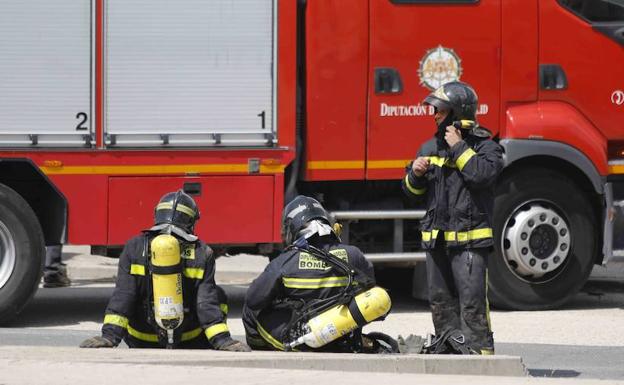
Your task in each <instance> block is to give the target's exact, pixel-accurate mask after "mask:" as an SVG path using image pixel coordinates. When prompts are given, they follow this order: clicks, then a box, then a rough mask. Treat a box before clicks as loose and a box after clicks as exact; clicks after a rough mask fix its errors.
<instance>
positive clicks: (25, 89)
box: [0, 0, 94, 148]
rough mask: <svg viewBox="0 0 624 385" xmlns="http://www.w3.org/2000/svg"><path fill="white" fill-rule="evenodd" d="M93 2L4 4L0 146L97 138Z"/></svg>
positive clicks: (0, 6) (71, 143)
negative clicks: (94, 112)
mask: <svg viewBox="0 0 624 385" xmlns="http://www.w3.org/2000/svg"><path fill="white" fill-rule="evenodd" d="M91 12H92V1H91V0H58V1H47V0H27V1H2V2H0V147H27V148H33V147H51V146H54V147H84V146H89V145H91V142H92V140H93V139H94V138H93V135H92V132H93V125H92V123H91V121H92V119H91V117H92V115H93V114H92V113H91V111H92V109H93V107H92V106H93V94H94V93H93V82H92V74H93V62H94V60H93V54H92V51H93V44H92V43H93V40H92V36H93V33H92V31H93V18H92V15H91Z"/></svg>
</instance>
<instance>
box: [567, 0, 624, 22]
mask: <svg viewBox="0 0 624 385" xmlns="http://www.w3.org/2000/svg"><path fill="white" fill-rule="evenodd" d="M559 3H560V4H561V5H562V6H564V7H565V8H567V9H569V10H570V11H572V12H573V13H575V14H576V15H578V16H580V17H582V18H583V19H585V20H587V21H589V22H590V23H597V22H608V21H620V22H622V21H624V0H559Z"/></svg>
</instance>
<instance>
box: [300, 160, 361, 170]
mask: <svg viewBox="0 0 624 385" xmlns="http://www.w3.org/2000/svg"><path fill="white" fill-rule="evenodd" d="M364 166H365V162H364V161H363V160H314V161H309V162H308V163H307V168H308V170H354V169H355V170H357V169H363V168H364Z"/></svg>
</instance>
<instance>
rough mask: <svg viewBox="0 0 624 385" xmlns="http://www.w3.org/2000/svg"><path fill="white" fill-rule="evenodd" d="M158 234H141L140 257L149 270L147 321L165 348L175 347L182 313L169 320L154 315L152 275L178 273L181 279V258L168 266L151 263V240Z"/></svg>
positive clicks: (179, 335)
mask: <svg viewBox="0 0 624 385" xmlns="http://www.w3.org/2000/svg"><path fill="white" fill-rule="evenodd" d="M158 234H160V232H155V231H149V230H148V231H145V232H144V236H143V253H142V255H141V257H142V260H143V261H144V262H145V263H146V266H147V271H148V272H149V275H148V277H147V279H146V280H145V282H146V284H147V298H145V307H146V313H147V323H148V324H149V325H151V326H152V327H153V328H154V330H156V331H157V333H158V340H159V341H165V343H166V345H165V347H166V348H167V349H173V348H175V347H176V345H178V344H179V343H180V339H181V329H179V326H180V325H181V324H182V321H183V319H184V316H183V314H181V315H180V316H179V317H177V318H173V319H170V320H167V319H160V318H158V317H157V316H156V312H155V303H154V301H155V299H154V282H153V276H154V274H157V275H162V276H167V275H178V276H179V277H180V278H179V279H180V280H181V274H182V260H181V259H180V261H179V262H178V263H177V264H175V265H170V266H155V265H154V264H153V261H152V258H151V241H153V240H154V239H155V237H157V236H158ZM180 284H181V281H180ZM157 318H158V319H157Z"/></svg>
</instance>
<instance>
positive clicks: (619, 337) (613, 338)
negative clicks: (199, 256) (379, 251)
mask: <svg viewBox="0 0 624 385" xmlns="http://www.w3.org/2000/svg"><path fill="white" fill-rule="evenodd" d="M232 266H236V267H234V268H231V267H225V268H226V269H229V270H228V271H225V272H222V273H221V274H218V276H217V278H218V280H219V281H220V284H221V285H222V286H223V287H224V289H225V290H226V293H227V294H228V297H229V302H230V309H231V312H230V315H229V320H228V323H229V326H230V329H231V331H232V334H233V336H234V337H235V338H238V339H241V340H242V339H243V338H244V337H243V333H244V332H243V328H242V324H241V322H240V310H241V307H242V303H243V298H244V294H245V290H246V284H245V281H249V279H250V277H252V276H254V275H255V274H257V272H258V271H259V270H261V269H262V266H255V267H253V268H251V269H248V270H251V271H248V272H245V266H246V265H245V264H240V263H235V264H233V265H232ZM241 266H242V267H241ZM219 267H220V266H219V263H218V266H217V268H218V269H219ZM382 279H383V277H382ZM100 280H101V281H109V282H100V283H98V282H94V281H93V280H92V279H89V280H84V279H74V280H73V284H72V286H71V287H69V288H58V289H40V290H39V291H38V292H37V294H36V296H35V298H34V299H33V301H32V302H31V303H30V304H29V306H28V307H27V308H26V309H25V311H24V312H23V313H22V315H21V316H20V318H19V319H18V320H17V321H16V322H14V323H13V324H12V325H9V326H8V327H5V328H0V345H21V346H33V347H36V346H76V345H78V344H79V343H80V341H82V340H83V339H85V338H87V337H90V336H93V335H96V334H98V333H99V328H100V326H101V324H100V322H101V320H102V317H103V311H104V308H105V307H106V303H107V301H108V299H109V297H110V295H111V293H112V290H113V284H112V283H111V282H110V281H111V280H110V279H109V280H107V279H100ZM390 281H392V279H390ZM387 283H388V284H389V283H390V282H387ZM392 297H393V298H392V299H393V313H392V314H391V315H390V316H389V317H388V318H387V320H386V321H385V322H383V323H373V324H371V325H369V326H367V329H366V330H367V331H371V330H379V331H383V332H385V333H388V334H390V335H392V336H397V335H399V334H400V335H403V336H405V335H407V334H412V333H413V334H420V335H424V334H425V332H428V331H431V329H432V326H431V321H430V315H429V311H428V307H427V304H426V303H425V302H423V301H417V300H413V299H411V298H409V297H408V296H406V295H404V294H401V293H400V292H398V291H397V290H394V291H392ZM492 319H493V329H494V332H495V338H496V350H497V354H504V355H517V356H521V357H522V358H523V361H524V363H525V364H526V366H527V368H528V369H529V373H530V374H531V375H532V376H538V377H542V376H543V377H559V378H581V379H582V378H593V379H611V380H624V322H623V320H624V264H617V265H615V266H613V267H611V268H610V269H609V270H604V269H603V270H599V271H598V272H597V274H594V275H593V278H592V279H591V280H590V282H589V283H588V285H587V286H586V287H585V289H584V290H583V291H582V292H581V293H579V294H578V295H577V296H576V297H575V298H574V299H573V300H572V301H570V303H568V304H567V305H565V306H564V307H563V308H562V309H560V310H557V311H545V312H509V311H496V310H494V311H493V312H492Z"/></svg>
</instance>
